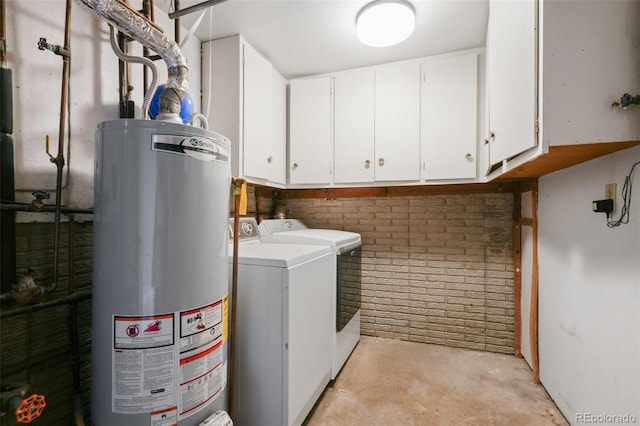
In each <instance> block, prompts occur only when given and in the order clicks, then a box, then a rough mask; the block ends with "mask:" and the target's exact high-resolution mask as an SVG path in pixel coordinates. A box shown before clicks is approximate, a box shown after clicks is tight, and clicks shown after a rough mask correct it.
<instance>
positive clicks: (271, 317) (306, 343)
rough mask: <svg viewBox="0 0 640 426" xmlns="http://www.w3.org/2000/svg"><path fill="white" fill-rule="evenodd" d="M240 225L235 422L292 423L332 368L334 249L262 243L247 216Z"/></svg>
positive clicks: (256, 425)
mask: <svg viewBox="0 0 640 426" xmlns="http://www.w3.org/2000/svg"><path fill="white" fill-rule="evenodd" d="M240 233H241V238H240V244H239V249H238V252H239V256H238V288H237V305H236V309H237V313H236V334H235V338H236V339H237V340H236V365H235V386H234V389H235V391H234V398H233V400H234V407H233V413H234V417H233V422H234V425H236V426H261V425H270V426H271V425H273V426H280V425H284V426H289V425H296V426H297V425H300V424H302V422H303V421H304V419H305V418H306V416H307V415H308V414H309V412H310V411H311V409H312V408H313V406H314V404H315V403H316V401H317V400H318V398H319V397H320V395H321V394H322V391H323V390H324V388H325V387H326V385H327V384H328V383H329V380H330V376H331V361H332V353H331V343H332V336H333V333H332V328H331V315H332V309H331V298H332V296H333V292H332V291H331V289H330V288H327V281H328V280H330V279H331V277H332V272H331V271H332V266H333V257H334V256H333V253H332V251H331V250H330V249H329V247H322V246H309V245H300V244H273V243H263V242H261V241H260V239H259V232H258V226H257V224H256V222H255V219H253V218H242V222H241V226H240ZM229 253H230V256H231V253H232V252H231V250H230V252H229ZM230 261H231V257H230ZM230 275H231V274H230Z"/></svg>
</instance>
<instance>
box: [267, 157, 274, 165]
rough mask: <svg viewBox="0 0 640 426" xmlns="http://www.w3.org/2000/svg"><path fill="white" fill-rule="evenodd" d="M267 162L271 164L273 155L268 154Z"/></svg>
mask: <svg viewBox="0 0 640 426" xmlns="http://www.w3.org/2000/svg"><path fill="white" fill-rule="evenodd" d="M267 163H269V164H271V163H273V157H272V156H269V158H267Z"/></svg>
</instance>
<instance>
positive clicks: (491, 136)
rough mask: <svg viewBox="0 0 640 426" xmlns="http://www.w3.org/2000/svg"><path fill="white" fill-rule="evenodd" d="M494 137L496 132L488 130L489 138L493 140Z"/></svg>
mask: <svg viewBox="0 0 640 426" xmlns="http://www.w3.org/2000/svg"><path fill="white" fill-rule="evenodd" d="M495 138H496V134H495V133H493V132H489V140H490V141H493V140H494V139H495Z"/></svg>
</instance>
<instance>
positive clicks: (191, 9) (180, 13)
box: [169, 0, 227, 19]
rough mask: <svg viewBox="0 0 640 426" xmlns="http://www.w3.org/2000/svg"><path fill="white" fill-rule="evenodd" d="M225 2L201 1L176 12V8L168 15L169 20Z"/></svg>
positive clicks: (218, 0)
mask: <svg viewBox="0 0 640 426" xmlns="http://www.w3.org/2000/svg"><path fill="white" fill-rule="evenodd" d="M225 1H227V0H209V1H203V2H202V3H198V4H194V5H193V6H190V7H187V8H185V9H182V10H178V7H177V6H176V10H175V11H174V12H171V13H170V14H169V18H170V19H175V18H179V17H180V16H184V15H188V14H190V13H193V12H197V11H198V10H201V9H204V8H207V7H213V6H215V5H217V4H220V3H224V2H225Z"/></svg>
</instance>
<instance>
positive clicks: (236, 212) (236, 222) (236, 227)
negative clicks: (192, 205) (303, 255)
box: [227, 177, 245, 418]
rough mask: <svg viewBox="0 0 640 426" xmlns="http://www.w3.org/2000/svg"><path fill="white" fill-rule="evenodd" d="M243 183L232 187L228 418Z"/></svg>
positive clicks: (232, 383) (231, 398) (236, 180)
mask: <svg viewBox="0 0 640 426" xmlns="http://www.w3.org/2000/svg"><path fill="white" fill-rule="evenodd" d="M244 182H245V180H244V179H240V178H235V177H234V178H233V179H232V185H233V187H234V190H233V194H234V209H233V261H232V265H233V272H232V275H231V320H230V321H229V322H230V325H229V339H230V343H229V361H228V363H229V370H228V371H229V373H228V375H229V377H228V378H227V380H228V382H227V383H228V384H229V416H231V418H233V402H234V395H233V393H234V392H235V355H236V341H235V340H236V339H235V338H236V305H237V303H236V300H237V297H236V296H237V294H238V243H239V241H238V238H239V237H238V236H239V234H240V196H241V191H240V188H241V187H242V184H243V183H244Z"/></svg>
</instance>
